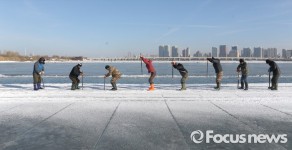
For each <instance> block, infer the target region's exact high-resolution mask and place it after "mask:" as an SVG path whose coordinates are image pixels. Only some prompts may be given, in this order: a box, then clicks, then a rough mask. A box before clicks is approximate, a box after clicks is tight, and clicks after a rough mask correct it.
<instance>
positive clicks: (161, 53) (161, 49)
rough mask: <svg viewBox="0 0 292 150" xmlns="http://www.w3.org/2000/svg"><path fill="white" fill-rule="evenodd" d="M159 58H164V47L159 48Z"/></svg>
mask: <svg viewBox="0 0 292 150" xmlns="http://www.w3.org/2000/svg"><path fill="white" fill-rule="evenodd" d="M158 56H159V57H164V47H163V46H161V45H160V46H159V54H158Z"/></svg>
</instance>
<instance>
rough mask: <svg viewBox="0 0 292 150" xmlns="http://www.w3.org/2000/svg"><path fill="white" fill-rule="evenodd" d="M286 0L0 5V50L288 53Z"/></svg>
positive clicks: (291, 15) (73, 0)
mask: <svg viewBox="0 0 292 150" xmlns="http://www.w3.org/2000/svg"><path fill="white" fill-rule="evenodd" d="M291 8H292V1H291V0H0V50H15V51H19V52H20V53H22V54H24V50H25V49H26V50H27V53H34V54H41V55H44V54H46V55H53V54H57V55H66V56H79V55H83V56H88V57H114V56H126V55H127V53H128V52H132V53H136V54H139V53H143V54H157V53H158V46H159V45H176V46H178V47H179V48H180V49H183V48H186V47H189V48H190V49H191V53H194V52H195V51H197V50H200V51H203V52H210V51H211V47H212V46H215V47H219V45H222V44H226V45H227V46H228V47H229V48H230V47H231V46H233V45H237V46H238V47H239V48H243V47H251V48H253V47H254V46H261V47H264V48H266V47H276V48H278V49H279V50H278V51H281V49H282V48H286V49H292V9H291Z"/></svg>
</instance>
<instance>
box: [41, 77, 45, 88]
mask: <svg viewBox="0 0 292 150" xmlns="http://www.w3.org/2000/svg"><path fill="white" fill-rule="evenodd" d="M41 79H42V83H43V88H45V83H44V78H43V77H42V76H41Z"/></svg>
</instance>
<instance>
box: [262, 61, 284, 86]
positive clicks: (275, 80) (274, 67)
mask: <svg viewBox="0 0 292 150" xmlns="http://www.w3.org/2000/svg"><path fill="white" fill-rule="evenodd" d="M266 63H267V64H268V65H269V66H270V68H269V70H268V72H269V73H270V72H273V77H272V80H271V81H272V87H269V89H271V90H278V79H279V77H280V74H281V71H280V68H279V67H278V65H277V64H276V63H275V62H274V61H272V60H270V59H267V60H266Z"/></svg>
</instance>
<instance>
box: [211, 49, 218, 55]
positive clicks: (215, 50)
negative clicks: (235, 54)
mask: <svg viewBox="0 0 292 150" xmlns="http://www.w3.org/2000/svg"><path fill="white" fill-rule="evenodd" d="M212 57H218V49H217V47H212Z"/></svg>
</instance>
